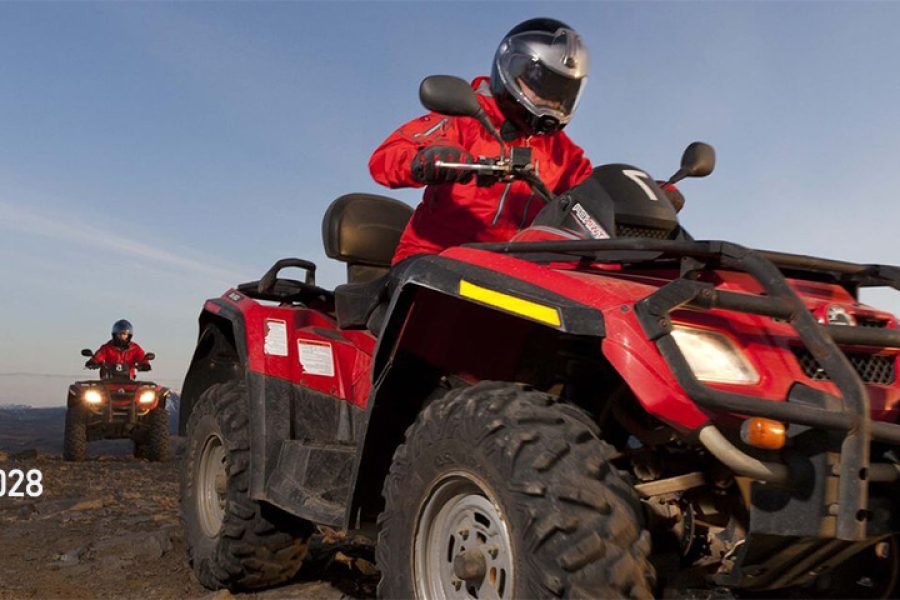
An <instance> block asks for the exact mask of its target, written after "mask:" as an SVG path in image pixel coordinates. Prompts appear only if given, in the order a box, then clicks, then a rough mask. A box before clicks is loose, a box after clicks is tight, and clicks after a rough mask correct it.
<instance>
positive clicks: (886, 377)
mask: <svg viewBox="0 0 900 600" xmlns="http://www.w3.org/2000/svg"><path fill="white" fill-rule="evenodd" d="M791 350H792V351H793V352H794V356H796V357H797V362H798V363H800V368H801V369H803V373H804V374H805V375H806V376H807V377H809V378H810V379H812V380H814V381H827V380H829V379H831V378H830V377H829V376H828V375H827V374H826V373H825V370H824V369H822V366H821V365H820V364H819V361H817V360H816V359H815V358H814V357H813V355H812V354H810V352H809V350H806V349H805V348H791ZM847 358H848V359H849V360H850V364H851V365H853V368H854V369H856V372H857V373H859V376H860V377H861V378H862V380H863V382H864V383H877V384H881V385H891V384H893V383H894V381H895V378H896V373H895V367H896V362H897V361H896V357H894V356H883V355H879V354H865V353H862V352H849V353H847Z"/></svg>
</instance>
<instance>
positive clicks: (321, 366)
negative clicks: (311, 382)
mask: <svg viewBox="0 0 900 600" xmlns="http://www.w3.org/2000/svg"><path fill="white" fill-rule="evenodd" d="M297 350H298V354H299V355H300V365H301V366H302V367H303V371H304V372H305V373H308V374H310V375H322V376H324V377H334V352H333V351H332V348H331V344H329V343H328V342H316V341H313V340H297Z"/></svg>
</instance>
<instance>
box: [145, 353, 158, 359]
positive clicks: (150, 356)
mask: <svg viewBox="0 0 900 600" xmlns="http://www.w3.org/2000/svg"><path fill="white" fill-rule="evenodd" d="M154 358H156V355H155V354H153V353H152V352H148V353H147V354H145V355H144V360H153V359H154Z"/></svg>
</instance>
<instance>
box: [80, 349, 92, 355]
mask: <svg viewBox="0 0 900 600" xmlns="http://www.w3.org/2000/svg"><path fill="white" fill-rule="evenodd" d="M81 355H82V356H93V355H94V353H93V352H92V351H91V350H88V349H87V348H85V349H84V350H82V351H81Z"/></svg>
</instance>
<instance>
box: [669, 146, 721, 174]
mask: <svg viewBox="0 0 900 600" xmlns="http://www.w3.org/2000/svg"><path fill="white" fill-rule="evenodd" d="M715 168H716V150H715V148H713V147H712V146H710V145H709V144H706V143H704V142H693V143H692V144H690V145H688V147H687V148H685V149H684V154H682V155H681V168H680V169H678V171H677V172H676V173H675V174H674V175H672V177H671V178H669V181H668V183H677V182H679V181H681V180H682V179H684V178H685V177H706V176H707V175H709V174H710V173H712V172H713V169H715Z"/></svg>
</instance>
